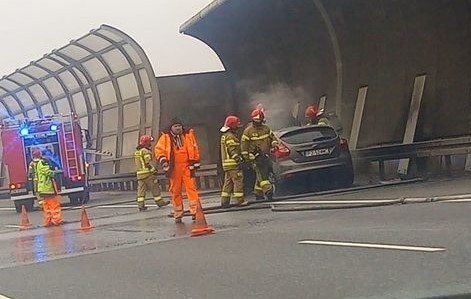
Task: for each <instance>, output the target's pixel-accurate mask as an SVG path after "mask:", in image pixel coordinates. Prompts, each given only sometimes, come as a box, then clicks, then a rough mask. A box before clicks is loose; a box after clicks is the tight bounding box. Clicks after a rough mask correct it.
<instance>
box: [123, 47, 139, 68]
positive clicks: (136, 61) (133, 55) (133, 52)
mask: <svg viewBox="0 0 471 299" xmlns="http://www.w3.org/2000/svg"><path fill="white" fill-rule="evenodd" d="M123 49H124V51H126V52H127V53H128V55H129V56H130V57H131V60H132V61H133V62H134V64H135V65H139V64H141V63H142V60H141V57H140V56H139V54H137V52H136V50H134V49H133V47H131V45H130V44H125V45H124V46H123Z"/></svg>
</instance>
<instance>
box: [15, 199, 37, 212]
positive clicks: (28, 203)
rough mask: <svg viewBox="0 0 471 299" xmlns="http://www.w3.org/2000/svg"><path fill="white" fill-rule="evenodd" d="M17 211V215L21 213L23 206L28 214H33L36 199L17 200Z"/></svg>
mask: <svg viewBox="0 0 471 299" xmlns="http://www.w3.org/2000/svg"><path fill="white" fill-rule="evenodd" d="M14 203H15V209H16V212H17V213H21V206H23V205H24V206H25V208H26V211H27V212H32V211H33V210H34V208H33V205H34V199H20V200H15V201H14Z"/></svg>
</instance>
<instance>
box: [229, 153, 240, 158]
mask: <svg viewBox="0 0 471 299" xmlns="http://www.w3.org/2000/svg"><path fill="white" fill-rule="evenodd" d="M238 156H239V154H238V153H235V154H233V155H232V157H231V158H232V159H235V158H236V157H238Z"/></svg>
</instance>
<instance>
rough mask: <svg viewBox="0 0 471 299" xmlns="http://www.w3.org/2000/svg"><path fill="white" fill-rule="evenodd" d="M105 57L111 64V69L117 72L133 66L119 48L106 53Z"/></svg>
mask: <svg viewBox="0 0 471 299" xmlns="http://www.w3.org/2000/svg"><path fill="white" fill-rule="evenodd" d="M103 58H104V59H105V61H106V63H107V64H108V65H109V66H110V68H111V71H112V72H113V73H115V74H116V73H118V72H120V71H124V70H127V69H129V68H131V66H130V65H129V63H128V61H127V60H126V57H124V55H123V54H122V53H121V52H120V51H119V50H118V49H113V50H111V51H108V52H106V53H104V54H103Z"/></svg>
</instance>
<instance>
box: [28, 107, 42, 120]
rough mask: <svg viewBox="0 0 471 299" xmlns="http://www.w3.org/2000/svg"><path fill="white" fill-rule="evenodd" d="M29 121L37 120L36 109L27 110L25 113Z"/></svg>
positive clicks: (37, 113)
mask: <svg viewBox="0 0 471 299" xmlns="http://www.w3.org/2000/svg"><path fill="white" fill-rule="evenodd" d="M26 114H27V115H28V118H29V119H37V118H39V112H38V110H36V109H32V110H28V112H27V113H26Z"/></svg>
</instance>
